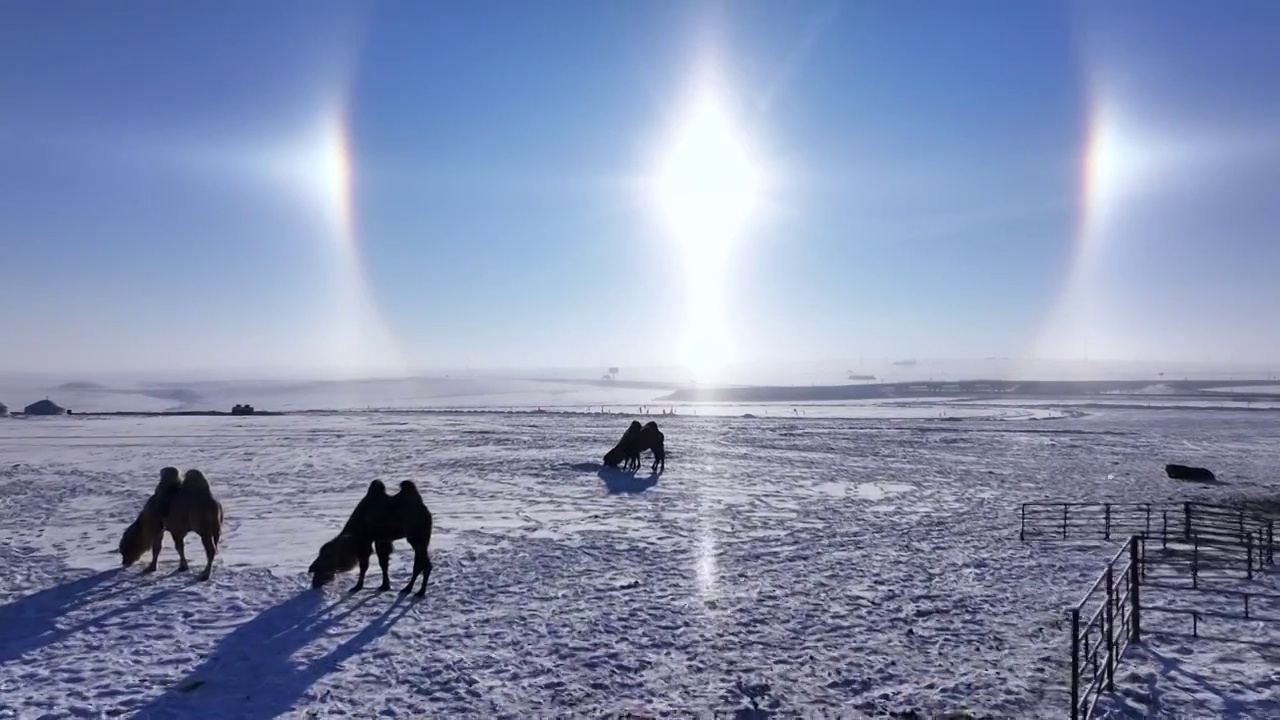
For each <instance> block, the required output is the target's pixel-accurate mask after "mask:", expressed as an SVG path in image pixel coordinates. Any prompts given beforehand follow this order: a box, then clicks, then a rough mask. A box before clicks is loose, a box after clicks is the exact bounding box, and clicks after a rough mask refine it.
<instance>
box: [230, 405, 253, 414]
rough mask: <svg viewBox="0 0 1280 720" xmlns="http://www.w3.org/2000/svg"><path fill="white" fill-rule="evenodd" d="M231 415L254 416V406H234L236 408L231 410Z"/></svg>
mask: <svg viewBox="0 0 1280 720" xmlns="http://www.w3.org/2000/svg"><path fill="white" fill-rule="evenodd" d="M231 414H232V415H252V414H253V406H252V405H249V404H245V405H236V406H234V407H232V408H231Z"/></svg>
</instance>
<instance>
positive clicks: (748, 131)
mask: <svg viewBox="0 0 1280 720" xmlns="http://www.w3.org/2000/svg"><path fill="white" fill-rule="evenodd" d="M1277 32H1280V6H1277V5H1275V4H1274V3H1269V2H1245V1H1243V0H1241V1H1237V2H1233V3H1231V12H1229V13H1228V12H1223V11H1221V9H1219V10H1214V8H1212V7H1210V6H1209V5H1207V4H1205V3H1200V2H1183V1H1182V0H1177V1H1173V2H1158V3H1157V2H1149V3H1140V2H1134V3H1118V4H1117V3H1051V2H1036V3H1014V2H1006V1H994V0H993V1H990V2H986V1H978V0H975V1H974V2H965V3H941V2H931V1H924V0H906V1H895V2H867V3H853V2H844V3H842V2H818V1H816V0H815V1H812V2H784V1H773V2H763V1H762V2H734V3H722V4H694V3H685V2H656V1H655V2H643V3H588V2H582V3H578V2H560V1H557V2H549V3H518V2H493V3H437V2H378V3H372V2H371V3H333V2H301V1H299V2H292V1H290V2H286V1H280V2H272V3H255V2H247V1H245V0H234V1H232V2H225V3H217V4H215V5H210V6H206V7H188V6H182V7H179V6H174V5H173V4H172V3H163V2H158V1H151V0H146V1H141V0H140V1H138V2H130V3H113V4H101V3H33V2H24V3H8V4H6V5H5V6H4V8H3V9H0V98H3V102H0V168H3V172H0V276H2V277H3V280H4V284H5V297H6V298H7V301H6V302H4V303H2V304H0V336H2V341H3V343H4V345H5V347H6V348H7V349H6V352H5V353H4V354H2V355H0V370H10V371H13V370H18V371H25V370H56V371H65V372H81V371H84V372H90V371H95V370H98V371H130V372H163V371H176V370H196V371H203V372H209V373H211V374H218V373H230V372H237V373H238V372H252V371H255V370H265V369H274V370H277V371H279V370H286V371H288V372H292V373H295V374H298V375H319V374H327V373H340V374H348V375H369V374H387V373H395V372H405V371H418V370H427V369H432V368H454V367H493V366H523V367H532V366H583V367H595V366H607V365H624V366H626V365H652V364H667V363H684V362H689V363H692V364H695V365H696V364H698V363H699V362H700V359H699V358H698V357H696V356H695V355H696V353H694V354H692V355H691V354H690V353H691V351H690V350H689V347H687V345H688V341H689V338H690V337H691V336H692V337H695V338H696V337H698V336H699V335H702V334H705V332H704V331H706V330H708V327H709V326H705V323H711V324H715V325H716V326H717V328H716V330H717V332H722V333H723V336H724V337H725V338H728V343H729V344H728V346H726V347H722V348H720V349H719V350H720V351H719V352H718V353H717V354H716V357H715V358H714V362H708V363H705V365H706V368H704V369H705V371H706V372H713V370H714V367H716V366H717V365H722V364H724V363H729V362H751V361H782V360H794V361H802V360H815V359H827V358H842V357H857V356H859V355H866V356H870V357H882V356H890V357H898V356H917V357H976V358H980V357H986V356H1012V357H1021V356H1027V355H1038V356H1057V357H1077V356H1080V355H1082V354H1083V353H1084V352H1085V349H1086V348H1087V352H1088V353H1089V354H1090V356H1091V357H1096V358H1112V359H1137V358H1141V359H1163V358H1167V359H1174V360H1214V361H1227V360H1234V361H1238V362H1243V361H1267V360H1277V359H1280V343H1278V342H1277V340H1276V338H1278V337H1280V332H1277V331H1280V319H1277V316H1276V314H1275V313H1274V312H1273V311H1272V309H1273V308H1275V307H1277V303H1278V302H1280V283H1278V282H1276V281H1275V279H1274V277H1275V268H1278V267H1280V240H1278V238H1280V234H1278V233H1277V230H1280V217H1278V212H1280V211H1277V210H1276V207H1277V206H1276V204H1275V197H1276V191H1277V190H1278V189H1280V164H1278V162H1280V147H1278V145H1277V142H1278V141H1277V138H1280V133H1277V132H1276V128H1277V126H1278V125H1280V85H1277V84H1276V83H1275V80H1274V79H1275V77H1277V72H1278V71H1280V49H1277V46H1276V44H1275V41H1274V38H1275V37H1276V33H1277ZM706 76H713V77H714V78H716V87H717V88H718V93H717V95H716V97H717V103H718V105H717V107H718V108H719V109H720V110H721V111H722V112H723V113H724V114H725V115H726V116H728V117H731V118H732V119H733V122H734V126H735V127H736V128H738V130H740V132H741V139H742V142H743V143H744V145H745V146H749V147H750V151H751V154H752V157H753V158H754V159H755V161H756V162H757V163H758V167H759V168H760V173H761V176H762V177H764V178H765V183H764V186H765V190H764V191H763V194H762V197H761V198H760V205H761V207H764V208H767V210H761V211H760V212H758V213H756V214H755V215H753V221H752V223H751V224H750V225H749V226H747V227H746V228H745V229H744V230H743V231H742V233H741V234H740V236H735V237H734V238H733V239H732V243H731V245H730V246H729V249H728V251H727V252H725V253H724V254H723V256H720V255H717V258H719V259H717V260H716V261H715V263H717V264H716V266H715V267H714V268H710V266H707V267H696V268H695V267H692V266H691V265H690V264H689V263H690V262H691V261H690V258H691V257H695V256H697V257H702V255H700V254H697V253H692V252H691V251H690V248H689V247H688V246H686V245H683V244H682V243H689V242H700V241H696V240H689V239H687V238H686V239H677V238H673V237H672V233H671V232H670V228H669V227H666V226H664V225H663V223H662V222H660V221H659V220H658V219H656V216H657V215H658V213H657V211H656V210H655V209H654V207H653V202H652V201H651V198H652V193H651V192H650V189H651V185H652V183H653V182H654V180H653V177H654V175H655V171H654V168H655V167H658V166H659V165H660V160H661V158H663V157H665V155H664V153H666V152H667V149H668V148H669V147H670V146H671V144H672V138H673V137H677V136H678V135H679V132H680V128H681V127H682V124H681V123H682V118H684V117H685V116H686V114H687V113H686V110H687V108H688V107H689V106H690V105H691V101H690V98H692V97H694V93H696V91H695V90H691V88H696V87H697V85H696V80H697V78H699V77H706ZM335 148H337V149H335ZM344 148H345V153H344V152H340V151H339V150H341V149H344ZM335 157H337V158H342V157H345V158H348V159H349V162H350V164H349V167H350V169H351V174H350V176H349V177H350V181H349V184H347V183H346V182H344V181H343V180H342V178H344V177H347V176H346V175H344V174H343V173H342V172H340V171H338V170H335V167H341V162H340V161H338V160H335V159H334V158H335ZM335 163H337V164H336V165H335ZM343 198H349V200H350V203H351V205H350V207H351V210H350V212H346V211H344V210H343V209H342V207H343ZM699 262H711V261H708V260H705V259H704V260H701V261H699ZM709 273H714V274H715V275H716V277H717V278H718V280H717V282H716V283H715V284H714V285H715V287H716V290H715V295H716V298H717V300H716V302H717V303H718V304H719V305H718V307H720V310H719V311H717V313H718V314H715V315H714V316H712V315H707V314H706V313H702V314H699V312H700V311H699V308H697V307H693V305H694V304H696V303H699V302H705V298H703V300H697V299H696V298H697V297H699V295H698V293H696V292H694V291H693V290H692V289H691V283H693V280H694V279H697V278H699V277H702V276H705V275H707V274H709ZM704 294H705V293H704ZM692 317H701V318H702V320H701V321H700V322H703V323H704V326H699V325H696V324H694V325H691V324H690V323H691V322H693V321H691V320H690V318H692ZM708 318H710V319H708ZM701 360H706V358H702V359H701Z"/></svg>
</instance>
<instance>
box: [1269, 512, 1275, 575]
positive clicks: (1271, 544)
mask: <svg viewBox="0 0 1280 720" xmlns="http://www.w3.org/2000/svg"><path fill="white" fill-rule="evenodd" d="M1274 530H1275V520H1271V519H1267V565H1271V564H1272V562H1275V556H1274V555H1272V552H1274V551H1275V534H1274Z"/></svg>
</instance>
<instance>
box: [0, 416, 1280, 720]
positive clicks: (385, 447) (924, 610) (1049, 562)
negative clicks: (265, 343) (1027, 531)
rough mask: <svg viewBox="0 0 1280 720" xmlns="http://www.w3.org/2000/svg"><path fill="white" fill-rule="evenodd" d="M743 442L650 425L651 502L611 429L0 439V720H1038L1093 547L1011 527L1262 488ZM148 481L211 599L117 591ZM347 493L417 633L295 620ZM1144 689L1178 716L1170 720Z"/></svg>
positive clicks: (1160, 438)
mask: <svg viewBox="0 0 1280 720" xmlns="http://www.w3.org/2000/svg"><path fill="white" fill-rule="evenodd" d="M739 410H740V412H738V413H736V414H738V415H741V413H742V412H746V410H741V409H739ZM774 410H776V411H777V412H772V413H771V414H770V416H769V417H759V418H755V419H751V418H743V417H740V416H739V417H719V418H711V417H705V416H699V417H692V416H688V415H684V414H682V415H680V416H677V417H669V418H658V420H659V422H660V423H661V424H662V426H663V430H664V432H665V433H666V435H667V441H668V449H669V456H668V459H667V472H666V473H665V474H663V475H662V476H661V478H650V477H649V474H648V469H647V466H646V467H645V468H644V469H642V470H641V472H640V473H639V475H638V476H637V477H635V478H631V477H627V476H623V475H620V474H616V473H612V472H609V471H602V470H601V468H600V466H599V464H598V463H599V458H600V456H601V455H602V454H603V452H604V451H605V450H606V449H607V448H608V446H609V445H610V444H611V442H612V441H613V440H614V439H616V437H617V436H618V435H619V434H620V433H621V431H622V430H623V428H625V426H626V423H627V421H628V420H630V419H631V418H630V417H628V416H612V415H603V414H546V415H541V414H501V413H456V414H449V413H407V412H400V413H358V414H345V415H344V414H330V415H294V416H283V417H249V418H230V417H217V418H212V417H209V418H200V417H197V418H175V417H169V418H160V417H148V418H77V417H63V418H30V419H24V420H16V419H14V420H0V568H3V569H4V571H3V572H2V573H0V718H3V717H24V718H25V717H41V716H47V717H98V716H115V715H135V714H136V716H138V717H143V718H150V717H175V718H189V717H226V718H266V717H275V716H278V715H282V714H283V715H298V716H314V715H328V714H335V715H336V714H346V715H350V716H353V717H361V718H365V717H377V716H396V717H402V716H413V715H418V716H425V717H486V718H488V717H543V716H552V715H558V716H563V715H564V714H566V713H569V712H571V711H572V712H574V713H576V714H578V715H580V716H586V717H600V716H604V715H608V714H611V713H622V712H632V713H637V714H641V715H644V716H651V717H652V716H659V717H670V716H689V715H691V714H694V713H705V712H717V713H727V714H732V713H734V712H740V713H743V716H750V715H746V714H745V713H746V711H747V710H748V709H750V708H753V707H759V708H760V709H762V710H765V711H770V712H776V713H777V714H778V715H780V716H795V715H800V714H805V713H825V714H830V713H831V712H833V711H835V710H837V709H839V710H842V711H844V712H846V713H853V715H852V716H853V717H858V716H859V715H857V713H862V714H865V715H867V716H877V715H888V714H890V713H910V712H912V711H915V712H919V713H921V714H924V715H933V714H940V713H946V712H953V711H959V710H970V711H972V712H974V713H975V714H977V715H979V716H996V717H1018V718H1041V717H1044V718H1056V717H1062V716H1063V714H1064V712H1065V709H1066V708H1067V707H1068V704H1069V702H1068V698H1067V687H1068V685H1067V682H1068V672H1069V653H1068V649H1069V644H1068V642H1069V641H1068V630H1067V627H1066V624H1065V619H1066V611H1067V609H1068V607H1069V606H1070V605H1071V604H1072V603H1074V602H1075V600H1076V599H1077V597H1078V595H1079V594H1080V592H1083V590H1084V589H1085V588H1086V587H1087V585H1088V584H1089V583H1091V582H1092V581H1093V579H1094V578H1095V577H1096V575H1097V573H1098V572H1099V571H1100V569H1101V567H1102V563H1103V562H1104V561H1105V559H1106V558H1108V557H1109V556H1110V555H1111V554H1112V553H1114V552H1115V549H1116V548H1115V546H1114V545H1111V544H1097V545H1082V544H1073V545H1060V544H1021V543H1019V542H1018V540H1017V532H1018V520H1017V518H1018V514H1017V508H1018V503H1020V502H1022V501H1026V500H1043V499H1051V500H1113V501H1120V500H1165V499H1182V498H1185V497H1189V496H1193V497H1206V496H1209V497H1212V496H1214V495H1221V494H1224V493H1228V492H1235V491H1240V490H1243V489H1249V488H1258V487H1263V486H1265V485H1266V484H1267V483H1269V482H1271V481H1272V478H1273V472H1274V468H1275V467H1276V466H1277V464H1278V462H1277V461H1280V444H1277V443H1276V442H1275V440H1274V438H1276V437H1278V436H1280V418H1278V417H1276V416H1275V415H1274V414H1272V413H1257V412H1254V413H1244V412H1239V413H1236V412H1226V411H1217V412H1213V413H1204V412H1197V411H1169V410H1115V411H1111V410H1107V411H1099V412H1093V414H1090V415H1087V416H1083V417H1061V416H1055V417H1056V419H1051V420H1048V421H1046V422H1023V421H1018V419H1017V418H1019V417H1022V418H1031V417H1041V416H1043V415H1042V414H1041V413H1042V411H1041V410H1040V409H1035V410H1030V411H1027V412H1026V413H1025V414H1018V413H1013V414H1012V415H1011V414H1010V413H1011V412H1012V409H1010V408H1000V409H989V410H988V411H987V414H986V415H985V416H984V415H983V414H982V413H972V414H969V416H967V417H964V418H963V419H951V421H946V422H944V421H940V420H939V419H938V418H937V417H933V416H926V417H920V416H916V415H912V414H911V413H901V414H898V415H896V416H894V415H893V414H892V413H881V412H879V411H877V412H878V415H877V416H876V417H870V418H861V419H849V418H823V417H809V416H806V417H794V416H792V417H780V415H782V414H783V413H784V412H785V411H789V410H790V408H786V409H783V408H775V409H774ZM1091 412H1092V411H1091ZM726 414H727V413H726ZM931 415H936V413H933V414H931ZM1166 462H1187V463H1191V464H1205V465H1208V466H1210V467H1212V468H1213V469H1214V470H1215V472H1217V473H1218V474H1219V476H1220V477H1222V478H1223V479H1224V480H1225V481H1226V482H1227V484H1226V485H1224V486H1218V487H1197V488H1188V487H1187V486H1186V485H1184V484H1179V483H1175V482H1173V481H1170V480H1168V479H1166V478H1165V477H1164V476H1163V473H1162V472H1161V468H1162V466H1163V464H1164V463H1166ZM169 464H172V465H177V466H179V467H182V468H188V467H199V468H201V469H203V470H204V471H206V473H207V474H208V475H209V477H210V479H211V481H212V482H213V486H214V491H215V493H217V494H218V496H219V498H220V499H221V500H222V502H223V504H224V506H225V508H226V516H227V525H226V530H225V532H224V543H223V548H222V555H221V556H220V559H219V560H218V562H217V563H216V565H215V570H214V577H213V580H212V581H211V582H209V583H197V582H194V577H190V576H184V575H177V574H174V573H173V570H174V569H175V568H176V565H177V559H176V556H175V554H174V553H173V550H172V547H171V546H169V545H168V543H166V549H165V551H164V553H163V554H162V556H161V571H160V572H159V573H157V574H155V575H152V576H143V575H140V574H139V572H138V570H139V568H137V567H135V568H131V569H128V570H123V571H122V570H119V569H118V568H117V567H116V566H117V564H118V561H117V557H116V555H115V553H114V551H113V548H114V547H115V545H116V542H117V540H118V538H119V534H120V532H121V531H122V530H123V528H124V527H125V525H126V524H127V523H128V522H129V521H130V520H132V519H133V517H134V515H135V514H136V513H137V511H138V509H139V508H140V507H141V504H142V502H143V501H144V500H145V498H146V496H147V495H148V494H149V493H150V491H151V489H152V488H153V486H154V484H155V481H156V478H157V474H158V471H159V469H160V467H162V466H164V465H169ZM374 477H379V478H382V479H384V480H386V481H388V484H390V483H391V482H394V481H398V480H399V479H401V478H411V479H413V480H414V481H415V482H417V483H418V485H419V487H420V488H421V490H422V492H423V494H424V496H425V497H426V499H427V502H428V504H429V505H430V507H431V508H432V510H433V512H434V513H435V516H436V535H435V537H434V540H433V543H432V552H433V559H434V561H435V573H434V575H433V576H432V579H431V583H430V586H429V588H428V593H427V597H426V598H425V599H423V600H421V601H413V600H411V599H403V598H400V597H399V596H397V595H395V594H394V593H391V594H383V595H379V594H376V593H373V592H371V591H368V592H363V593H360V594H358V595H355V596H348V595H347V594H346V592H345V590H346V588H347V587H349V586H350V584H351V583H352V582H353V580H354V577H351V576H347V577H343V578H340V579H339V581H338V583H337V585H336V586H334V587H331V588H328V589H326V590H325V591H321V592H316V591H311V590H309V589H308V584H307V576H306V573H305V570H306V566H307V564H308V563H309V562H310V561H311V559H312V558H313V557H314V553H315V551H316V549H317V548H318V546H319V545H320V544H321V543H322V542H323V541H324V540H326V539H328V538H329V537H331V536H332V535H333V534H334V533H335V532H336V531H337V530H338V528H339V527H340V526H341V525H342V523H343V522H344V520H345V519H346V517H347V515H348V513H349V512H350V510H351V508H352V507H353V506H354V504H355V502H356V501H357V500H358V498H359V497H360V495H361V494H362V492H363V491H364V488H365V487H366V486H367V485H368V483H369V481H370V480H371V479H373V478H374ZM189 546H190V545H189ZM192 557H194V558H195V559H196V560H197V561H199V560H201V559H202V552H201V551H200V550H199V549H198V546H197V547H196V548H195V549H194V550H193V554H192ZM410 557H411V554H410V553H409V552H408V550H407V548H406V547H405V546H404V545H403V543H402V544H400V546H399V547H398V552H397V555H396V556H395V557H394V558H393V561H392V574H393V578H392V581H393V583H402V582H403V581H404V580H405V579H406V578H407V575H408V571H409V562H410ZM1138 651H1141V652H1149V653H1151V654H1150V656H1149V657H1137V656H1135V658H1136V659H1135V660H1134V663H1133V664H1132V665H1131V664H1130V663H1129V661H1128V660H1126V663H1125V665H1122V673H1124V672H1131V674H1132V677H1130V676H1128V675H1127V676H1126V677H1130V680H1131V682H1130V683H1129V685H1126V687H1127V688H1129V691H1131V692H1145V693H1148V694H1150V693H1158V694H1159V695H1160V697H1161V698H1162V699H1163V702H1162V703H1161V704H1160V707H1161V708H1162V710H1163V711H1168V712H1183V711H1187V712H1189V713H1190V714H1189V715H1187V716H1195V717H1202V716H1206V714H1205V713H1206V712H1209V711H1208V710H1206V709H1205V708H1207V707H1210V706H1209V705H1205V704H1203V703H1204V702H1205V701H1204V697H1205V692H1207V691H1205V690H1204V689H1203V688H1204V687H1209V688H1212V687H1215V685H1214V683H1216V682H1222V683H1228V682H1230V678H1229V677H1223V676H1222V673H1221V671H1220V669H1219V668H1215V666H1214V665H1212V664H1210V661H1212V660H1214V659H1221V658H1219V657H1218V650H1217V649H1215V648H1214V647H1212V646H1202V645H1201V644H1194V643H1182V642H1181V641H1178V644H1175V645H1156V644H1154V642H1153V643H1152V644H1151V645H1149V646H1148V647H1145V648H1139V649H1138V650H1137V651H1135V652H1138ZM1157 653H1162V654H1160V655H1157ZM1202 653H1203V654H1202ZM1237 657H1238V656H1237ZM1169 658H1173V660H1170V659H1169ZM1162 662H1164V663H1168V662H1176V663H1178V667H1179V668H1181V669H1182V670H1183V671H1184V674H1187V673H1190V674H1194V675H1195V677H1196V678H1197V680H1196V682H1198V683H1200V686H1199V687H1201V689H1200V690H1195V689H1193V690H1191V691H1187V692H1186V693H1184V694H1185V696H1186V697H1187V698H1190V699H1189V700H1179V699H1178V698H1179V697H1183V696H1182V695H1179V693H1180V692H1182V691H1180V690H1179V689H1178V687H1176V683H1177V682H1179V679H1178V678H1177V677H1172V676H1165V675H1161V674H1159V673H1155V674H1153V673H1152V672H1151V671H1150V670H1149V667H1150V663H1155V667H1159V664H1160V663H1162ZM1273 666H1274V664H1273ZM1215 673H1217V674H1215ZM1250 677H1253V676H1250ZM1170 683H1174V685H1170ZM1157 686H1158V687H1157ZM1273 686H1274V685H1273ZM1222 687H1223V689H1222V690H1221V691H1220V692H1222V693H1224V694H1225V693H1230V692H1232V688H1231V687H1230V686H1229V685H1223V686H1222ZM1265 687H1266V686H1265V685H1262V686H1258V687H1253V689H1252V693H1251V694H1245V695H1240V696H1239V699H1238V700H1236V699H1233V700H1231V702H1232V703H1234V704H1233V705H1231V706H1230V709H1234V710H1238V711H1239V712H1240V713H1243V714H1240V715H1239V716H1241V717H1245V716H1248V713H1249V712H1253V710H1250V709H1249V708H1250V707H1253V706H1249V705H1248V703H1249V702H1251V699H1256V697H1257V696H1261V695H1264V694H1265V693H1266V691H1265ZM1134 688H1137V689H1136V690H1135V689H1134ZM1126 697H1128V696H1126ZM1130 701H1131V703H1130V704H1132V702H1136V701H1132V698H1130ZM1196 703H1202V704H1200V705H1197V704H1196ZM1240 708H1244V709H1243V710H1240ZM1113 709H1114V708H1113ZM1254 709H1255V710H1256V707H1255V708H1254ZM1197 710H1199V711H1197ZM1117 712H1118V711H1117ZM1209 714H1210V715H1212V714H1217V713H1216V711H1214V712H1209ZM902 716H903V715H899V717H902Z"/></svg>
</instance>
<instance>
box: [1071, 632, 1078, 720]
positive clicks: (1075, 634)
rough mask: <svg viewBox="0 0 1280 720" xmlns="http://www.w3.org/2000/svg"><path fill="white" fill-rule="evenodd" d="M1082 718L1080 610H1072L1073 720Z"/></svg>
mask: <svg viewBox="0 0 1280 720" xmlns="http://www.w3.org/2000/svg"><path fill="white" fill-rule="evenodd" d="M1079 717H1080V608H1072V610H1071V720H1078V718H1079Z"/></svg>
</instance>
